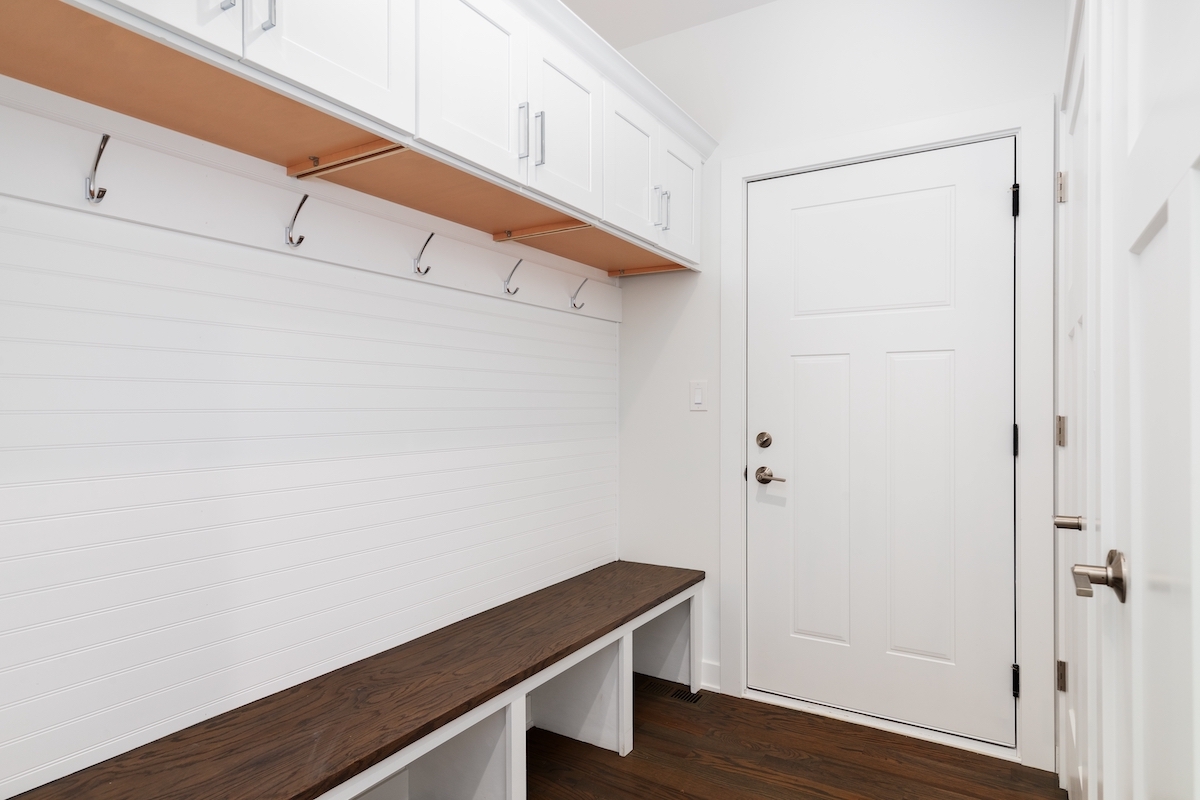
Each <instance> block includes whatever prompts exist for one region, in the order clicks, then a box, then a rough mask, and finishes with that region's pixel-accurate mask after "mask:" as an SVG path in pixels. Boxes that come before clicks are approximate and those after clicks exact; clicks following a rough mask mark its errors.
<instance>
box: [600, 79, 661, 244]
mask: <svg viewBox="0 0 1200 800" xmlns="http://www.w3.org/2000/svg"><path fill="white" fill-rule="evenodd" d="M659 140H660V133H659V123H658V120H656V119H655V118H654V117H652V116H651V115H650V114H649V113H648V112H647V111H646V110H645V109H643V108H642V107H641V106H639V105H638V104H637V103H635V102H633V101H632V100H630V99H629V98H628V97H626V96H625V95H624V94H623V93H621V92H620V91H619V90H617V89H615V88H614V87H612V86H609V85H606V86H605V89H604V220H605V221H606V222H611V223H612V224H614V225H617V226H619V227H621V228H623V229H624V230H626V231H628V232H629V233H632V234H634V235H635V236H640V237H641V238H643V239H646V240H647V241H658V239H659V236H660V235H659V232H658V227H659V225H660V224H661V220H660V218H659V213H660V210H661V208H660V203H659V202H658V201H659V195H658V192H657V191H656V190H655V186H656V185H657V184H656V182H655V181H656V174H655V170H656V167H657V158H658V155H659V153H658V151H659V149H660V146H659Z"/></svg>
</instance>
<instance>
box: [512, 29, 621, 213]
mask: <svg viewBox="0 0 1200 800" xmlns="http://www.w3.org/2000/svg"><path fill="white" fill-rule="evenodd" d="M529 69H530V72H529V111H530V114H531V115H532V117H531V121H532V126H531V127H530V133H531V134H532V137H533V141H532V144H531V149H532V158H533V163H532V164H531V165H530V166H529V172H528V175H529V185H530V186H531V187H533V188H534V189H537V190H538V191H539V192H542V193H543V194H547V195H549V196H551V197H554V198H556V199H558V200H561V201H562V202H564V203H567V204H569V205H572V206H574V207H575V208H578V209H579V210H581V211H583V212H585V213H588V214H592V215H594V216H597V217H598V216H600V215H601V213H603V199H604V193H603V186H602V184H603V180H604V173H603V170H602V161H603V159H602V154H603V147H602V144H601V143H602V141H603V136H604V129H603V126H604V79H603V78H601V76H600V74H599V73H598V72H596V71H595V70H594V69H592V68H591V67H589V66H588V65H587V64H585V63H584V62H583V61H582V60H581V59H580V58H579V57H578V56H576V55H573V54H572V53H571V52H570V51H569V50H567V49H566V48H565V47H563V46H562V45H561V44H559V43H558V42H556V41H554V40H553V39H552V38H550V36H548V35H547V34H545V33H544V32H542V31H535V32H534V33H533V35H532V36H531V38H530V59H529Z"/></svg>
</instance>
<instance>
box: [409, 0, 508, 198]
mask: <svg viewBox="0 0 1200 800" xmlns="http://www.w3.org/2000/svg"><path fill="white" fill-rule="evenodd" d="M418 30H419V40H418V43H417V52H418V58H419V60H420V70H419V75H420V78H419V85H418V89H417V138H418V139H420V140H422V141H425V142H428V143H429V144H431V145H434V146H435V147H438V148H439V149H441V150H445V151H447V152H449V153H452V154H454V155H456V156H458V157H459V158H462V159H464V160H466V161H470V162H473V163H475V164H478V165H479V166H481V167H483V168H485V169H488V170H490V171H492V172H494V173H496V174H498V175H501V176H503V177H506V178H510V179H513V180H518V181H521V182H524V180H525V174H524V173H525V163H524V162H525V159H523V158H522V157H521V154H522V148H523V147H525V146H527V145H528V144H529V142H528V130H527V128H526V127H525V125H526V124H527V121H528V120H527V119H526V118H525V115H524V113H523V112H524V111H525V110H526V107H524V106H523V105H522V104H524V103H525V102H526V100H527V97H528V93H527V89H528V85H527V70H526V66H527V63H528V62H527V57H528V56H527V38H528V31H529V23H528V22H527V21H526V20H525V18H524V17H522V16H521V15H520V14H518V13H517V12H516V11H515V10H513V9H512V7H511V6H509V5H508V4H507V3H506V2H503V0H472V1H471V2H466V0H421V2H420V11H419V25H418ZM518 120H520V123H521V124H520V125H518ZM518 128H521V130H520V131H518ZM518 133H520V134H522V135H520V136H519V135H518ZM519 140H520V141H519Z"/></svg>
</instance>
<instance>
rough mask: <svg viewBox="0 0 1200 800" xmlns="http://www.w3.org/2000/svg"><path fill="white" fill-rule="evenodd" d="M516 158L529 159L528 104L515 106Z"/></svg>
mask: <svg viewBox="0 0 1200 800" xmlns="http://www.w3.org/2000/svg"><path fill="white" fill-rule="evenodd" d="M517 158H529V103H521V105H519V106H517Z"/></svg>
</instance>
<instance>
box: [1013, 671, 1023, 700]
mask: <svg viewBox="0 0 1200 800" xmlns="http://www.w3.org/2000/svg"><path fill="white" fill-rule="evenodd" d="M1020 696H1021V665H1020V664H1013V697H1020Z"/></svg>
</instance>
